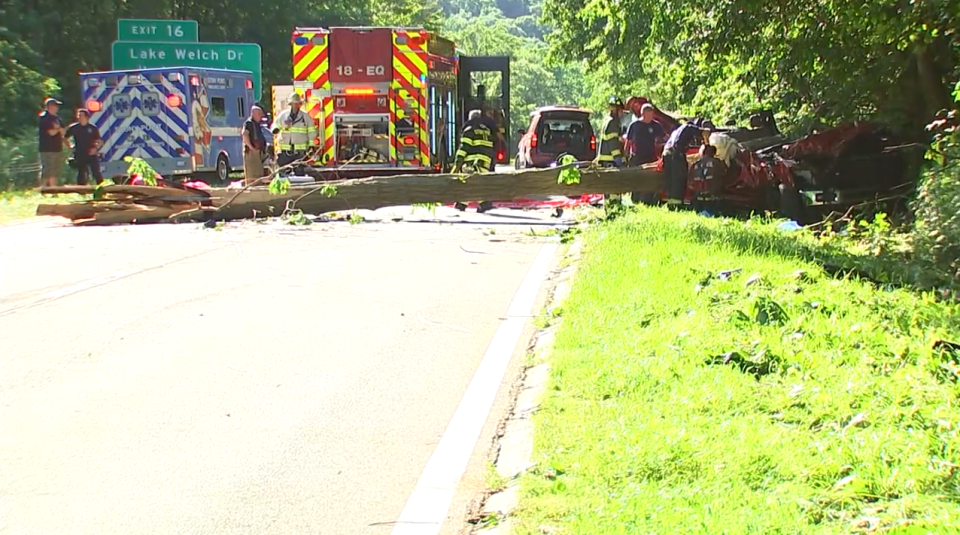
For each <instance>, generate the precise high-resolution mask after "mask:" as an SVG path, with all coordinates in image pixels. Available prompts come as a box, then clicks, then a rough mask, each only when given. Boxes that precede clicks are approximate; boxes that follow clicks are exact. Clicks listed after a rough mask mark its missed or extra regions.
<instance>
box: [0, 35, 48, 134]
mask: <svg viewBox="0 0 960 535" xmlns="http://www.w3.org/2000/svg"><path fill="white" fill-rule="evenodd" d="M0 58H3V59H0V102H3V104H4V113H3V114H2V115H0V138H3V137H13V136H16V135H19V134H22V133H23V132H24V130H26V129H27V128H28V125H29V126H34V125H35V123H36V117H37V111H38V110H39V109H40V105H41V102H42V101H43V98H44V97H47V96H50V95H53V94H55V93H57V92H58V91H59V88H58V87H57V83H56V81H55V80H53V79H51V78H49V77H47V76H44V75H43V74H41V73H40V72H39V71H40V69H41V64H42V61H41V59H40V56H39V55H37V53H36V52H34V51H33V50H32V49H31V48H30V47H29V46H27V44H26V43H24V42H23V41H22V40H20V39H19V38H18V37H17V36H16V35H14V34H13V33H12V32H10V31H9V30H7V29H6V28H3V27H0Z"/></svg>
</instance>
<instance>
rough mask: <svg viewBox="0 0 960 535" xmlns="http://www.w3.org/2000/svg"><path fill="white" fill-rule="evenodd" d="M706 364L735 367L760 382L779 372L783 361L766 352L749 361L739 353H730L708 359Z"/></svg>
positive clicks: (763, 351)
mask: <svg viewBox="0 0 960 535" xmlns="http://www.w3.org/2000/svg"><path fill="white" fill-rule="evenodd" d="M706 364H707V365H711V366H716V365H724V366H726V365H733V366H736V367H737V368H738V369H739V370H740V371H741V372H743V373H746V374H749V375H753V377H754V379H756V380H758V381H759V380H760V378H761V377H764V376H766V375H770V374H771V373H776V372H778V371H779V370H780V367H781V364H782V361H781V359H780V357H778V356H776V355H771V354H769V353H767V351H766V350H761V351H760V352H759V353H757V354H756V355H754V356H753V357H751V358H749V359H747V358H746V357H744V356H743V355H741V354H740V353H738V352H737V351H730V352H728V353H724V354H723V355H717V356H714V357H711V358H709V359H707V361H706Z"/></svg>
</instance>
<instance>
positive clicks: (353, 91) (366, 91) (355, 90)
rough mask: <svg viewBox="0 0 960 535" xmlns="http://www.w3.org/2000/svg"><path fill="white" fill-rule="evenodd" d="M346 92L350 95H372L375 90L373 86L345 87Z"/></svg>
mask: <svg viewBox="0 0 960 535" xmlns="http://www.w3.org/2000/svg"><path fill="white" fill-rule="evenodd" d="M344 93H346V94H348V95H372V94H374V90H373V88H372V87H350V88H347V89H345V90H344Z"/></svg>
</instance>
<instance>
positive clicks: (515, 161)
mask: <svg viewBox="0 0 960 535" xmlns="http://www.w3.org/2000/svg"><path fill="white" fill-rule="evenodd" d="M513 168H514V169H516V170H517V171H519V170H520V155H519V154H518V155H517V157H516V158H514V159H513Z"/></svg>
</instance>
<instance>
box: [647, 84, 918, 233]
mask: <svg viewBox="0 0 960 535" xmlns="http://www.w3.org/2000/svg"><path fill="white" fill-rule="evenodd" d="M634 99H636V100H637V101H638V102H640V103H641V104H642V103H645V102H646V99H645V98H642V97H633V98H632V99H631V100H634ZM655 120H656V121H657V122H659V123H660V124H661V125H662V126H663V127H664V130H665V131H666V132H667V133H668V134H669V133H670V132H671V131H673V129H675V128H677V127H678V126H680V123H679V121H677V120H676V119H674V118H673V117H671V116H669V115H667V114H665V113H663V112H661V111H660V110H656V114H655ZM715 131H716V132H718V133H724V134H727V135H729V136H730V137H732V138H733V139H734V140H736V141H737V142H738V144H739V147H738V150H736V152H735V153H734V155H733V156H732V157H731V159H730V163H729V169H728V172H727V174H726V175H725V176H724V177H723V179H722V180H723V183H722V185H721V186H720V187H719V188H714V191H719V193H716V194H713V195H707V194H706V191H705V189H706V187H705V186H706V185H705V184H703V183H698V182H696V181H692V180H688V181H687V192H686V198H685V202H687V203H691V204H694V203H697V204H700V205H702V206H704V207H705V208H706V209H708V210H710V209H713V210H715V211H721V212H724V213H743V212H765V211H769V212H776V213H779V214H780V215H781V216H783V217H787V218H790V219H793V220H795V221H798V222H800V223H806V222H812V221H815V220H819V219H821V218H822V217H823V216H824V215H826V214H827V213H829V212H832V211H841V212H842V211H846V210H847V209H849V208H850V207H852V206H855V205H858V204H862V203H870V202H874V201H881V202H884V203H887V204H888V206H889V205H895V204H893V203H896V202H898V201H902V200H903V199H905V198H907V197H908V196H909V195H910V193H911V192H912V191H913V186H914V185H915V181H913V180H909V179H908V178H907V169H908V159H907V152H906V151H905V150H904V147H905V146H904V144H903V143H902V141H901V140H900V139H899V138H898V137H897V136H896V135H895V134H894V133H893V132H891V131H889V130H888V129H887V128H885V127H884V126H882V125H878V124H873V123H866V122H863V123H853V124H846V125H841V126H838V127H835V128H830V129H826V130H823V131H821V132H816V133H813V134H810V135H808V136H806V137H803V138H801V139H798V140H795V141H787V139H786V138H785V137H783V135H782V134H781V133H780V130H779V129H778V128H777V125H776V121H775V120H774V117H773V113H772V112H770V111H763V112H760V113H758V114H756V115H754V116H753V117H751V127H750V128H737V127H735V126H721V127H716V128H715ZM698 151H699V147H697V148H694V149H691V150H690V153H689V154H696V153H697V152H698ZM658 168H660V169H662V161H661V162H660V163H659V164H658ZM660 196H661V200H666V194H665V193H664V192H661V195H660ZM698 201H700V202H698Z"/></svg>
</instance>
